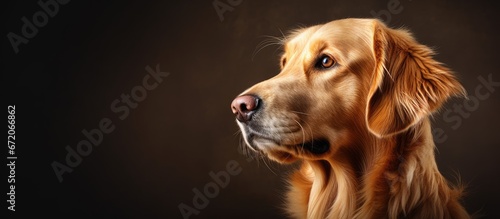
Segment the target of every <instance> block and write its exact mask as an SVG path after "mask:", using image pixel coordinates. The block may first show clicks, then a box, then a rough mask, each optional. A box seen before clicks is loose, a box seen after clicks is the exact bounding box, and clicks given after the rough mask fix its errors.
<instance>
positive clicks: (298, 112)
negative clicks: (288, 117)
mask: <svg viewBox="0 0 500 219" xmlns="http://www.w3.org/2000/svg"><path fill="white" fill-rule="evenodd" d="M290 112H292V113H297V114H302V115H306V116H308V115H309V113H304V112H300V111H294V110H291V111H290Z"/></svg>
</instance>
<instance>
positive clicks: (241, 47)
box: [2, 0, 500, 218]
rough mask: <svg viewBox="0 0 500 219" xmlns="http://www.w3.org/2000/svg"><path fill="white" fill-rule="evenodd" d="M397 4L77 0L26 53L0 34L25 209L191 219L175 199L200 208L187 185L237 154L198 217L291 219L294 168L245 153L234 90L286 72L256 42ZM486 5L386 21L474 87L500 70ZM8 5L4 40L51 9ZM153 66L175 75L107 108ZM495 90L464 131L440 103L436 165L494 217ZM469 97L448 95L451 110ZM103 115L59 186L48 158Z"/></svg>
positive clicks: (415, 12) (492, 9)
mask: <svg viewBox="0 0 500 219" xmlns="http://www.w3.org/2000/svg"><path fill="white" fill-rule="evenodd" d="M220 1H221V2H226V1H225V0H220ZM388 2H389V0H386V1H333V0H329V1H264V0H261V1H255V0H254V1H249V0H244V1H243V2H242V3H241V4H239V5H236V6H234V9H233V11H231V12H226V13H224V21H221V20H219V17H218V16H217V13H216V11H215V9H214V8H213V5H212V1H177V2H174V1H169V3H167V1H155V2H150V1H148V2H140V3H139V2H137V1H130V2H127V3H125V2H123V1H105V2H104V1H71V2H70V3H68V4H67V5H64V6H61V7H60V8H59V13H58V14H57V15H56V16H55V17H54V18H50V19H49V22H48V24H47V25H46V26H45V27H43V28H41V29H40V30H39V33H38V34H37V35H36V36H35V37H34V38H33V39H31V40H30V42H29V43H28V44H26V45H21V46H20V52H19V54H15V53H14V52H13V50H12V47H11V46H10V44H9V42H8V40H7V38H6V37H3V38H2V57H3V61H2V76H3V78H2V81H3V83H4V103H5V105H4V107H5V106H6V105H7V104H16V107H17V138H18V141H17V142H18V143H17V144H18V148H17V153H18V157H19V160H18V164H17V169H16V170H17V175H16V177H17V182H18V183H17V184H16V185H17V187H16V188H17V191H16V192H17V197H16V198H17V206H16V208H17V212H16V215H17V216H21V215H28V214H36V215H39V216H43V215H50V216H52V217H53V218H103V217H112V218H182V216H181V214H180V212H179V209H178V205H179V204H180V203H186V204H188V205H190V206H192V203H191V202H192V198H193V196H194V194H193V192H192V189H193V188H199V189H200V188H203V186H204V185H205V184H206V183H208V182H210V181H211V179H210V177H209V175H208V173H209V172H210V171H220V170H222V169H224V168H225V165H226V164H227V163H228V162H229V161H230V160H235V161H236V162H238V163H239V164H240V165H241V167H242V172H241V173H240V174H239V175H237V176H233V177H231V181H230V183H229V185H228V186H227V187H226V188H224V189H221V190H220V193H219V194H218V196H217V197H215V198H213V199H210V203H209V205H208V206H207V207H206V208H204V209H202V210H201V211H200V212H201V213H200V214H199V215H198V216H193V217H191V218H282V217H284V215H283V214H282V213H281V210H280V209H279V206H280V204H281V200H282V198H281V194H282V192H283V191H284V185H285V184H284V181H283V179H284V177H285V176H286V174H287V172H289V170H290V168H289V167H280V166H279V165H277V164H275V163H269V164H268V165H266V163H264V162H262V161H260V162H256V161H252V162H248V161H247V160H246V157H245V156H243V155H241V154H239V153H238V150H237V146H238V142H239V140H238V139H239V136H238V135H236V134H235V133H236V132H237V130H238V129H237V126H236V124H235V122H234V118H233V116H232V115H231V112H230V109H229V104H230V102H231V100H232V99H233V98H234V97H235V96H236V95H237V94H238V93H240V92H241V91H243V90H244V89H246V88H247V87H249V86H250V85H252V84H254V83H257V82H259V81H262V80H264V79H266V78H269V77H272V76H273V75H275V74H276V73H278V56H277V55H278V54H279V48H278V47H277V46H270V47H267V48H265V49H263V50H262V51H261V52H259V53H258V54H257V55H256V56H255V57H254V58H253V59H252V54H253V52H254V51H255V49H256V47H257V45H258V44H259V43H260V42H262V41H263V40H265V39H266V38H265V37H263V36H266V35H270V36H281V33H280V30H283V31H287V30H290V29H293V28H295V27H298V26H299V25H306V26H307V25H312V24H318V23H324V22H327V21H330V20H334V19H340V18H347V17H373V16H372V14H371V13H370V12H371V11H374V12H379V11H381V10H387V9H388V6H387V3H388ZM490 2H492V1H430V0H428V1H420V0H419V1H416V0H412V1H410V0H399V3H400V7H402V11H401V12H400V13H398V14H392V15H391V20H390V21H389V22H388V24H389V25H390V26H392V27H401V26H405V27H407V28H409V29H411V30H412V31H413V32H414V33H415V36H416V38H417V39H418V40H419V41H420V42H422V43H424V44H426V45H429V46H431V47H433V48H435V49H436V50H437V51H438V53H439V54H438V55H437V56H436V59H437V60H439V61H442V62H444V63H446V64H447V65H448V66H450V67H451V68H452V69H454V71H456V72H457V74H458V75H459V77H460V79H461V81H462V82H463V84H464V86H465V87H466V89H467V90H468V91H469V93H470V94H474V89H475V88H476V86H478V85H479V84H480V82H479V81H478V79H477V78H478V77H479V76H483V77H487V76H488V75H489V74H493V80H495V81H500V74H499V67H500V62H499V61H498V60H499V55H498V51H500V43H499V42H498V40H499V39H498V36H499V28H498V27H499V26H500V23H499V16H498V15H497V14H498V10H499V9H500V7H498V6H497V5H494V4H492V3H490ZM7 3H8V5H4V6H2V8H3V10H4V12H3V13H2V18H3V19H2V20H3V21H4V26H3V31H4V32H2V33H3V36H6V34H7V33H8V32H15V33H17V34H20V29H21V26H22V22H21V17H23V16H27V17H29V18H31V16H32V15H33V14H34V13H35V12H36V11H38V10H40V8H39V6H38V5H37V4H36V2H35V1H24V2H23V1H9V2H7ZM4 4H6V3H4ZM226 4H227V3H226ZM386 20H387V19H386ZM156 64H160V68H161V70H163V71H167V72H170V76H168V77H167V78H165V80H164V82H163V83H161V84H160V85H159V87H158V88H156V89H155V90H153V91H151V92H149V93H148V94H147V98H146V99H145V100H144V101H143V102H141V103H139V106H138V108H137V109H135V110H132V111H131V112H130V115H129V117H128V118H126V119H125V120H123V121H121V120H119V119H118V118H117V114H115V113H113V112H112V111H111V110H110V108H109V105H110V104H111V102H112V101H113V100H115V99H116V98H119V97H120V95H121V94H122V93H125V92H130V90H131V89H132V88H133V87H134V86H136V85H140V84H141V81H142V78H143V77H144V75H145V74H146V71H145V70H144V67H145V66H147V65H150V66H153V67H154V66H155V65H156ZM499 93H500V89H499V88H497V89H496V91H495V92H494V93H492V94H491V95H490V97H489V98H488V99H486V100H483V101H480V103H479V108H477V110H475V111H473V112H471V113H470V117H469V118H465V119H463V120H462V124H461V126H460V127H458V128H457V129H453V128H452V125H453V123H449V122H446V121H445V120H444V119H443V116H442V114H438V115H436V116H435V120H434V124H435V127H437V128H441V129H443V131H444V132H445V133H446V135H447V136H448V139H447V140H446V141H444V142H442V143H439V144H438V145H437V152H438V153H437V160H438V164H439V167H440V169H441V171H442V172H443V173H444V174H445V175H446V176H447V177H448V178H449V179H450V180H452V181H455V179H454V177H455V176H456V175H457V173H458V174H459V175H460V176H461V179H462V181H463V182H464V183H465V184H467V185H468V187H469V188H468V190H467V191H468V195H467V197H466V198H465V203H466V207H467V209H468V210H469V211H470V212H475V211H481V213H482V214H483V215H485V216H486V217H487V218H499V217H500V212H499V210H498V206H500V201H499V200H500V198H499V196H500V189H499V188H500V186H498V185H500V171H499V169H498V167H499V166H500V158H499V156H500V153H499V152H500V137H499V129H500V116H499V114H498V112H499V111H500V98H499V97H500V94H499ZM462 102H463V100H460V99H455V100H452V101H450V103H449V104H448V105H447V106H446V108H445V109H444V110H443V112H444V111H446V110H447V109H452V105H453V104H454V103H457V104H458V103H459V104H461V103H462ZM104 117H109V118H110V119H112V121H113V124H115V126H116V130H115V131H114V132H112V133H110V134H108V135H105V136H104V140H103V142H102V143H101V145H100V146H99V147H96V148H94V150H93V152H92V153H91V154H90V155H89V156H88V157H85V158H84V159H83V162H82V163H81V165H80V166H78V167H76V168H75V170H74V172H72V173H70V174H65V175H64V181H63V182H62V183H59V182H58V181H57V178H56V176H55V174H54V172H53V170H52V168H51V166H50V164H51V163H52V162H53V161H59V162H62V161H64V157H65V155H66V151H65V149H64V148H65V147H66V146H67V145H70V146H71V147H73V148H74V147H76V144H77V143H78V141H80V140H82V139H84V137H83V135H82V134H81V131H82V130H83V129H87V130H89V129H93V128H96V127H97V126H98V122H99V121H100V120H101V119H102V118H104ZM4 174H5V177H6V175H7V172H6V170H5V171H4ZM2 189H3V190H2V193H3V192H5V193H6V192H8V191H7V187H6V186H4V187H3V188H2ZM4 198H7V197H6V196H4ZM3 202H4V203H5V201H3Z"/></svg>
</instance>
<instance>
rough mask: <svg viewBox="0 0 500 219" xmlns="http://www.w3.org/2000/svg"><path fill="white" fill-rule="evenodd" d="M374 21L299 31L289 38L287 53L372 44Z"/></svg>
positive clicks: (335, 23)
mask: <svg viewBox="0 0 500 219" xmlns="http://www.w3.org/2000/svg"><path fill="white" fill-rule="evenodd" d="M374 22H375V20H374V19H343V20H336V21H332V22H329V23H326V24H321V25H315V26H311V27H307V28H302V29H297V30H295V31H293V32H292V34H290V35H289V36H288V39H289V40H288V41H287V42H286V43H285V47H284V49H285V53H287V52H293V51H297V50H304V49H305V48H306V47H311V48H308V49H309V50H316V49H318V48H320V47H324V46H325V45H334V44H336V45H359V44H367V43H368V44H370V41H371V39H372V38H373V26H374Z"/></svg>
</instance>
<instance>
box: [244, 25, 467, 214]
mask: <svg viewBox="0 0 500 219" xmlns="http://www.w3.org/2000/svg"><path fill="white" fill-rule="evenodd" d="M284 41H285V42H284V54H283V56H282V59H281V72H280V73H279V74H278V75H277V76H275V77H273V78H271V79H269V80H266V81H263V82H261V83H258V84H256V85H254V86H253V87H251V88H250V89H248V90H246V91H245V92H243V93H242V94H241V95H254V96H256V97H259V98H260V99H261V100H262V103H261V106H260V108H259V109H258V111H257V112H255V114H254V115H253V117H252V121H249V122H247V123H243V122H238V125H239V126H240V128H241V130H242V133H243V136H244V138H245V141H246V142H247V144H248V145H249V146H250V147H251V148H252V149H254V150H256V151H258V153H261V154H264V155H266V156H268V157H269V158H271V159H273V160H275V161H278V162H280V163H290V162H294V161H296V160H301V161H302V164H301V168H300V169H299V170H297V171H296V172H295V173H293V174H292V175H291V177H290V180H289V184H290V188H289V192H288V194H287V196H286V200H287V205H286V206H287V207H286V209H287V212H288V213H289V214H290V216H292V217H294V218H313V219H316V218H349V219H350V218H363V219H364V218H469V215H468V214H467V212H466V211H465V209H464V207H462V205H461V204H460V202H459V199H460V197H461V193H462V189H461V188H460V187H458V186H452V185H451V184H450V183H448V182H447V180H446V179H445V178H444V177H443V176H442V175H441V174H440V172H439V170H438V168H437V165H436V162H435V158H434V147H435V145H434V142H433V139H432V134H431V126H430V121H429V118H428V117H429V116H430V115H431V114H432V113H433V112H435V111H436V110H438V109H439V108H440V106H441V105H442V104H443V103H444V102H445V101H446V100H447V99H448V98H449V97H451V96H454V95H464V93H465V91H464V89H463V87H462V86H461V85H460V83H459V82H458V81H457V80H456V78H455V77H454V76H453V73H452V72H451V71H450V70H449V69H448V68H446V67H444V66H443V65H442V64H441V63H439V62H437V61H435V60H433V58H432V55H433V51H432V50H431V49H429V48H428V47H426V46H424V45H421V44H419V43H417V42H416V41H415V39H414V38H413V37H412V36H411V34H410V33H409V32H408V31H406V30H401V29H391V28H388V27H387V26H385V25H384V24H383V23H382V22H380V21H378V20H374V19H343V20H336V21H332V22H330V23H326V24H323V25H317V26H312V27H309V28H303V29H299V30H296V31H294V32H293V33H292V34H290V35H289V36H288V37H287V38H286V39H285V40H284ZM322 57H330V58H332V59H333V60H334V62H335V64H334V66H332V67H328V68H326V67H324V66H323V65H321V66H320V67H318V63H320V62H321V60H320V62H318V60H319V59H322ZM320 64H321V63H320ZM250 134H251V138H250V137H249V136H250ZM318 139H323V141H322V142H327V143H320V140H318ZM315 144H316V149H315V148H314V147H315V146H314V145H315ZM320 144H323V145H327V147H328V148H327V150H326V151H321V150H320V152H318V151H316V152H315V150H318V149H317V148H318V147H319V146H318V145H320ZM308 147H309V148H308Z"/></svg>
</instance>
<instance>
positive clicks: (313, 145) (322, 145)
mask: <svg viewBox="0 0 500 219" xmlns="http://www.w3.org/2000/svg"><path fill="white" fill-rule="evenodd" d="M295 147H302V148H303V149H306V150H307V151H309V152H311V153H312V154H315V155H320V154H323V153H326V152H327V151H328V150H329V149H330V143H329V142H328V140H326V139H316V140H312V141H309V142H305V143H303V144H297V145H295Z"/></svg>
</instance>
